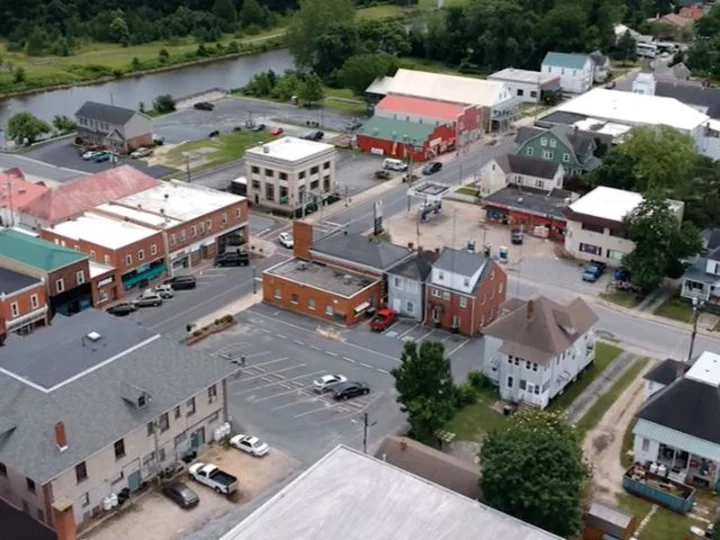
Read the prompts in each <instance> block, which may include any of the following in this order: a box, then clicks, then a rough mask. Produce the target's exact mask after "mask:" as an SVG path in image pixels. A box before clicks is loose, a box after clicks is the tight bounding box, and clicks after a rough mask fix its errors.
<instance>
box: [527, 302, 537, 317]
mask: <svg viewBox="0 0 720 540" xmlns="http://www.w3.org/2000/svg"><path fill="white" fill-rule="evenodd" d="M533 317H535V300H528V303H527V320H528V321H532V320H533Z"/></svg>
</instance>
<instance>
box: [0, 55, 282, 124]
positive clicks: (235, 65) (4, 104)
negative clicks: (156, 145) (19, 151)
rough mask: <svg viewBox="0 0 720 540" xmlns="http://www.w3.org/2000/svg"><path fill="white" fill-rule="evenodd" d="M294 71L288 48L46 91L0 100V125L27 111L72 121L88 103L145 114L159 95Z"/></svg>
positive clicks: (181, 93) (183, 93) (242, 83)
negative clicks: (141, 106)
mask: <svg viewBox="0 0 720 540" xmlns="http://www.w3.org/2000/svg"><path fill="white" fill-rule="evenodd" d="M293 66H294V64H293V61H292V58H291V57H290V53H289V52H288V51H287V49H280V50H275V51H269V52H266V53H260V54H254V55H251V56H239V57H237V58H230V59H227V60H218V61H217V62H212V63H207V64H200V65H193V66H188V67H185V68H179V69H176V70H171V71H161V72H157V73H149V74H147V75H141V76H138V77H132V78H130V77H128V78H124V79H117V80H114V81H110V82H106V83H103V84H95V85H86V86H75V87H72V88H64V89H60V90H49V91H47V92H42V93H39V94H33V95H27V96H20V97H15V98H9V99H6V100H0V126H6V125H7V121H8V119H9V118H10V117H11V116H12V115H13V114H15V113H18V112H23V111H27V112H30V113H32V114H34V115H35V116H37V117H38V118H41V119H43V120H47V121H51V120H52V119H53V117H54V116H55V115H56V114H61V115H62V114H64V115H66V116H69V117H70V118H72V117H73V115H74V114H75V111H77V110H78V109H79V108H80V106H81V105H82V104H83V103H85V102H86V101H99V102H101V103H113V104H115V105H118V106H120V107H127V108H129V109H137V108H138V104H139V103H140V102H141V101H142V102H143V103H145V107H147V108H148V109H149V108H151V107H152V102H153V100H154V99H155V98H156V97H157V96H159V95H161V94H171V95H172V96H175V97H182V96H187V95H190V94H195V93H197V92H202V91H204V90H207V89H209V88H227V89H230V88H239V87H241V86H245V85H246V84H247V83H248V81H250V79H251V78H252V77H253V76H254V75H255V74H256V73H260V72H262V71H266V70H268V69H272V70H274V71H275V72H277V73H282V72H284V71H285V70H287V69H292V68H293Z"/></svg>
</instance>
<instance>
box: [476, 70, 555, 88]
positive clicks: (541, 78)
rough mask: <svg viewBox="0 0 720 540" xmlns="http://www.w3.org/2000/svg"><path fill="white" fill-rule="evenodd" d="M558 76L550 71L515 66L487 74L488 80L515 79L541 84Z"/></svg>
mask: <svg viewBox="0 0 720 540" xmlns="http://www.w3.org/2000/svg"><path fill="white" fill-rule="evenodd" d="M559 78H560V75H554V74H552V73H543V72H542V71H530V70H527V69H515V68H505V69H503V70H501V71H496V72H495V73H493V74H491V75H488V80H489V81H515V82H526V83H534V84H543V83H546V82H548V81H552V80H553V79H559Z"/></svg>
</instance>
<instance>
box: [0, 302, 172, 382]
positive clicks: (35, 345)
mask: <svg viewBox="0 0 720 540" xmlns="http://www.w3.org/2000/svg"><path fill="white" fill-rule="evenodd" d="M158 337H160V336H159V335H158V334H154V333H153V332H151V331H150V330H146V329H145V328H142V327H141V326H137V325H134V324H117V321H116V320H115V318H114V317H111V316H105V315H103V316H101V317H99V316H98V313H97V312H96V311H95V310H94V309H86V310H84V311H81V312H80V313H78V314H76V315H73V316H72V317H64V316H62V315H58V316H56V317H55V319H53V323H52V324H51V325H50V326H48V327H46V328H43V330H42V332H36V333H34V334H33V336H32V339H30V338H22V337H11V338H9V339H8V340H7V341H6V342H5V345H4V346H3V347H2V348H0V372H2V373H4V374H6V375H9V376H10V377H13V378H14V379H17V380H19V381H22V382H24V383H26V384H28V385H29V386H32V387H33V388H35V389H38V390H42V391H45V392H49V391H51V390H52V389H54V388H57V387H59V386H62V385H64V384H66V383H68V382H71V381H73V380H74V379H75V378H77V377H80V376H82V375H84V374H87V373H89V372H91V371H93V370H95V369H97V368H99V367H102V366H104V365H106V364H108V363H109V362H112V361H113V360H117V359H118V358H120V357H122V356H123V355H124V354H125V353H127V352H129V351H132V350H134V349H136V348H138V347H140V346H142V345H143V344H147V343H149V342H150V341H153V340H154V339H156V338H158Z"/></svg>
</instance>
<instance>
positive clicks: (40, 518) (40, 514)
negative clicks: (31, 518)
mask: <svg viewBox="0 0 720 540" xmlns="http://www.w3.org/2000/svg"><path fill="white" fill-rule="evenodd" d="M37 516H38V521H39V522H40V523H45V512H43V511H42V510H40V509H39V508H38V509H37Z"/></svg>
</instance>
